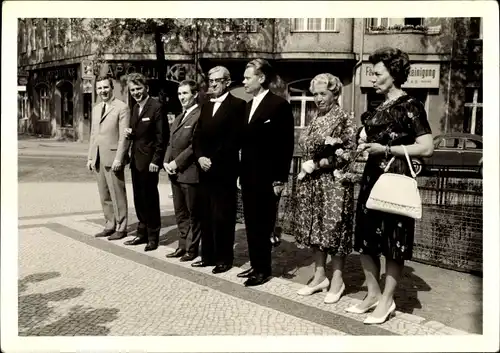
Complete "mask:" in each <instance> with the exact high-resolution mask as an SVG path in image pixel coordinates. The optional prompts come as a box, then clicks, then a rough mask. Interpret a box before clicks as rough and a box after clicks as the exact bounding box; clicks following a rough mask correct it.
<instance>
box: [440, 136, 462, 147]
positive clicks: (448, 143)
mask: <svg viewBox="0 0 500 353" xmlns="http://www.w3.org/2000/svg"><path fill="white" fill-rule="evenodd" d="M436 147H438V148H461V147H462V146H461V145H460V139H459V138H456V137H448V138H443V139H441V140H440V141H439V143H438V145H437V146H436Z"/></svg>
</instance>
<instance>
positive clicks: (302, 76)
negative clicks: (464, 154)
mask: <svg viewBox="0 0 500 353" xmlns="http://www.w3.org/2000/svg"><path fill="white" fill-rule="evenodd" d="M72 21H75V19H68V18H66V19H62V18H59V19H22V20H20V21H19V41H18V43H19V48H18V49H19V55H18V76H19V79H18V107H19V109H18V120H19V130H20V131H24V132H30V133H35V134H40V135H44V136H50V137H56V138H67V139H70V140H79V141H88V139H89V134H90V122H91V118H92V117H91V108H92V105H93V104H94V103H96V102H97V96H96V94H95V92H94V91H95V90H94V84H95V82H94V80H95V77H96V75H97V74H99V73H108V74H110V75H111V76H112V77H114V80H115V85H114V86H115V88H114V90H115V95H116V96H117V97H118V98H119V99H122V100H123V101H125V102H128V103H129V104H132V100H131V99H130V97H129V95H128V92H127V88H126V84H125V77H126V75H127V74H128V73H131V72H142V73H143V74H145V75H146V77H148V79H149V86H150V93H151V95H152V96H159V95H160V85H164V86H166V89H164V91H162V92H164V94H166V97H163V99H164V101H165V102H166V111H167V113H168V114H169V117H170V118H172V117H173V116H175V114H178V113H179V112H180V111H181V107H180V104H179V102H178V100H177V92H176V91H177V85H178V83H179V82H180V81H182V80H183V79H186V78H193V79H196V78H199V75H197V68H201V70H202V71H203V72H207V71H208V70H209V69H210V68H211V67H213V66H215V65H224V66H226V67H227V68H228V69H229V70H230V72H231V74H232V77H231V78H232V81H233V83H232V91H233V93H234V94H235V95H237V96H240V97H242V98H244V99H247V100H248V99H250V97H248V96H247V95H246V94H245V92H244V90H243V87H242V80H243V72H244V69H245V64H246V63H247V62H248V61H249V60H250V59H252V58H256V57H262V58H265V59H268V60H269V61H270V62H271V63H272V64H273V66H274V67H275V68H276V70H277V71H278V74H279V77H280V80H279V84H278V85H276V87H275V91H276V92H277V93H278V94H281V95H282V96H284V97H286V98H287V99H288V100H289V101H290V103H291V104H292V106H293V112H294V117H295V125H296V131H297V135H298V133H299V132H300V131H301V129H303V128H304V127H305V126H307V124H308V123H309V121H310V119H311V117H312V116H313V114H314V113H315V106H314V102H313V97H312V95H311V94H310V92H309V83H310V80H311V79H312V78H313V77H314V76H315V75H317V74H319V73H323V72H329V73H332V74H334V75H336V76H338V77H339V78H340V80H341V81H342V82H343V84H344V89H343V92H342V95H341V97H340V101H339V103H340V105H341V106H342V107H343V108H344V109H346V110H347V111H353V112H354V115H355V116H356V118H357V119H358V121H359V116H360V115H361V113H362V112H363V111H365V110H366V109H367V108H368V107H369V106H372V105H377V104H379V103H380V102H381V99H382V97H380V96H379V95H377V94H375V92H374V91H373V89H372V88H371V84H370V81H369V80H370V77H371V75H372V70H371V65H370V64H369V63H368V57H369V55H370V54H371V53H372V52H373V51H374V50H376V49H378V48H380V47H383V46H395V47H398V48H400V49H402V50H403V51H406V52H407V53H408V54H409V55H410V59H411V61H412V69H411V73H410V77H409V80H408V82H407V83H406V84H405V86H404V88H405V89H406V90H407V91H408V92H409V93H410V94H412V95H414V96H415V97H416V98H418V99H419V100H421V101H422V102H423V104H424V106H425V109H426V111H427V114H428V119H429V122H430V124H431V127H432V130H433V133H434V134H435V135H437V134H439V133H443V132H451V131H460V132H472V133H478V134H481V133H482V89H481V82H482V39H481V32H482V31H481V20H480V19H477V18H369V19H356V18H293V19H266V20H264V21H263V23H260V24H259V25H257V23H252V22H251V21H250V25H245V27H244V28H242V29H241V32H242V33H243V34H242V35H243V36H244V39H243V40H241V41H240V42H238V43H236V44H235V42H234V41H232V40H231V38H233V37H232V36H233V35H234V31H235V29H234V28H232V29H230V30H228V31H227V32H228V33H227V36H226V37H227V38H225V39H224V38H222V39H223V40H216V39H215V38H213V37H210V36H208V35H205V34H204V33H202V32H196V33H194V34H193V36H195V38H196V39H195V40H191V41H185V42H182V43H179V42H177V43H174V42H172V43H167V44H164V47H163V50H164V52H165V60H164V61H162V62H161V65H163V66H162V67H161V68H159V66H158V65H159V62H158V60H157V58H156V51H155V47H154V42H153V41H152V39H151V36H148V35H143V36H142V37H137V38H134V40H133V41H132V42H131V43H126V44H127V45H125V46H122V47H121V48H119V49H118V48H111V49H109V51H107V52H106V53H104V59H105V63H104V64H102V65H99V67H96V65H95V64H94V63H93V62H92V54H93V53H94V51H95V48H94V47H93V45H92V44H89V43H86V42H84V41H83V40H81V39H80V38H79V36H78V34H79V33H78V31H76V30H74V29H75V28H76V26H73V25H72ZM84 21H85V20H84ZM193 43H194V44H193ZM160 72H161V74H160ZM159 75H162V76H163V75H165V77H164V79H163V80H162V77H160V76H159ZM165 80H166V83H165Z"/></svg>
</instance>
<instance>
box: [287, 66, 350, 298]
mask: <svg viewBox="0 0 500 353" xmlns="http://www.w3.org/2000/svg"><path fill="white" fill-rule="evenodd" d="M309 89H310V91H311V93H313V95H314V102H315V103H316V106H317V107H318V114H317V116H315V117H313V119H312V121H311V123H310V125H309V126H308V127H307V128H306V129H305V131H304V132H303V134H302V135H301V137H300V139H299V145H300V147H301V149H302V151H303V153H304V154H303V158H302V160H303V161H305V162H303V163H302V167H301V169H302V171H301V172H300V173H299V176H298V179H299V180H298V181H297V188H296V190H295V192H294V193H293V195H291V200H290V204H291V206H289V207H290V208H289V212H288V217H289V225H290V229H291V232H292V234H293V235H294V236H295V239H296V241H297V243H299V246H305V247H310V248H312V249H314V251H315V253H316V259H315V264H316V266H315V273H314V278H313V279H312V281H311V282H310V283H309V285H307V286H305V287H304V288H302V289H300V290H299V291H298V294H299V295H311V294H313V293H315V292H318V291H326V290H327V289H328V287H330V291H329V293H328V294H327V296H326V297H325V302H326V303H335V302H337V301H338V300H339V299H340V297H341V295H342V293H343V291H344V290H345V285H344V282H343V279H342V270H343V266H344V259H345V256H346V255H348V254H349V253H350V252H351V249H352V231H353V210H354V201H353V184H352V182H349V181H348V180H346V175H345V174H344V173H342V172H341V171H340V168H342V167H344V166H345V165H346V164H347V163H348V162H349V160H350V158H351V156H352V152H353V149H354V148H355V143H356V142H355V134H356V128H355V125H354V122H353V118H352V115H349V114H347V113H346V112H344V111H343V110H342V109H341V108H340V107H339V105H338V97H339V96H340V93H341V91H342V83H341V82H340V80H339V79H338V78H337V77H335V76H333V75H331V74H328V73H326V74H320V75H317V76H316V77H315V78H314V79H313V80H312V81H311V85H310V88H309ZM328 254H330V255H332V262H333V278H332V281H331V285H330V281H329V279H328V278H327V277H326V273H325V265H326V259H327V256H328Z"/></svg>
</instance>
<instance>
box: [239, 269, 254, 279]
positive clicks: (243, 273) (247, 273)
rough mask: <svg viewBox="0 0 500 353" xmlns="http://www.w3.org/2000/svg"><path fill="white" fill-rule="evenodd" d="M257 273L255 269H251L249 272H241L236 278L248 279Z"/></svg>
mask: <svg viewBox="0 0 500 353" xmlns="http://www.w3.org/2000/svg"><path fill="white" fill-rule="evenodd" d="M254 273H255V271H254V269H253V268H252V267H250V268H249V269H248V270H245V271H243V272H240V273H238V274H237V275H236V277H239V278H248V277H251V276H252V275H253V274H254Z"/></svg>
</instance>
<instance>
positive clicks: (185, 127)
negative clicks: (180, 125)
mask: <svg viewBox="0 0 500 353" xmlns="http://www.w3.org/2000/svg"><path fill="white" fill-rule="evenodd" d="M191 128H192V126H191V125H188V126H184V129H191Z"/></svg>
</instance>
